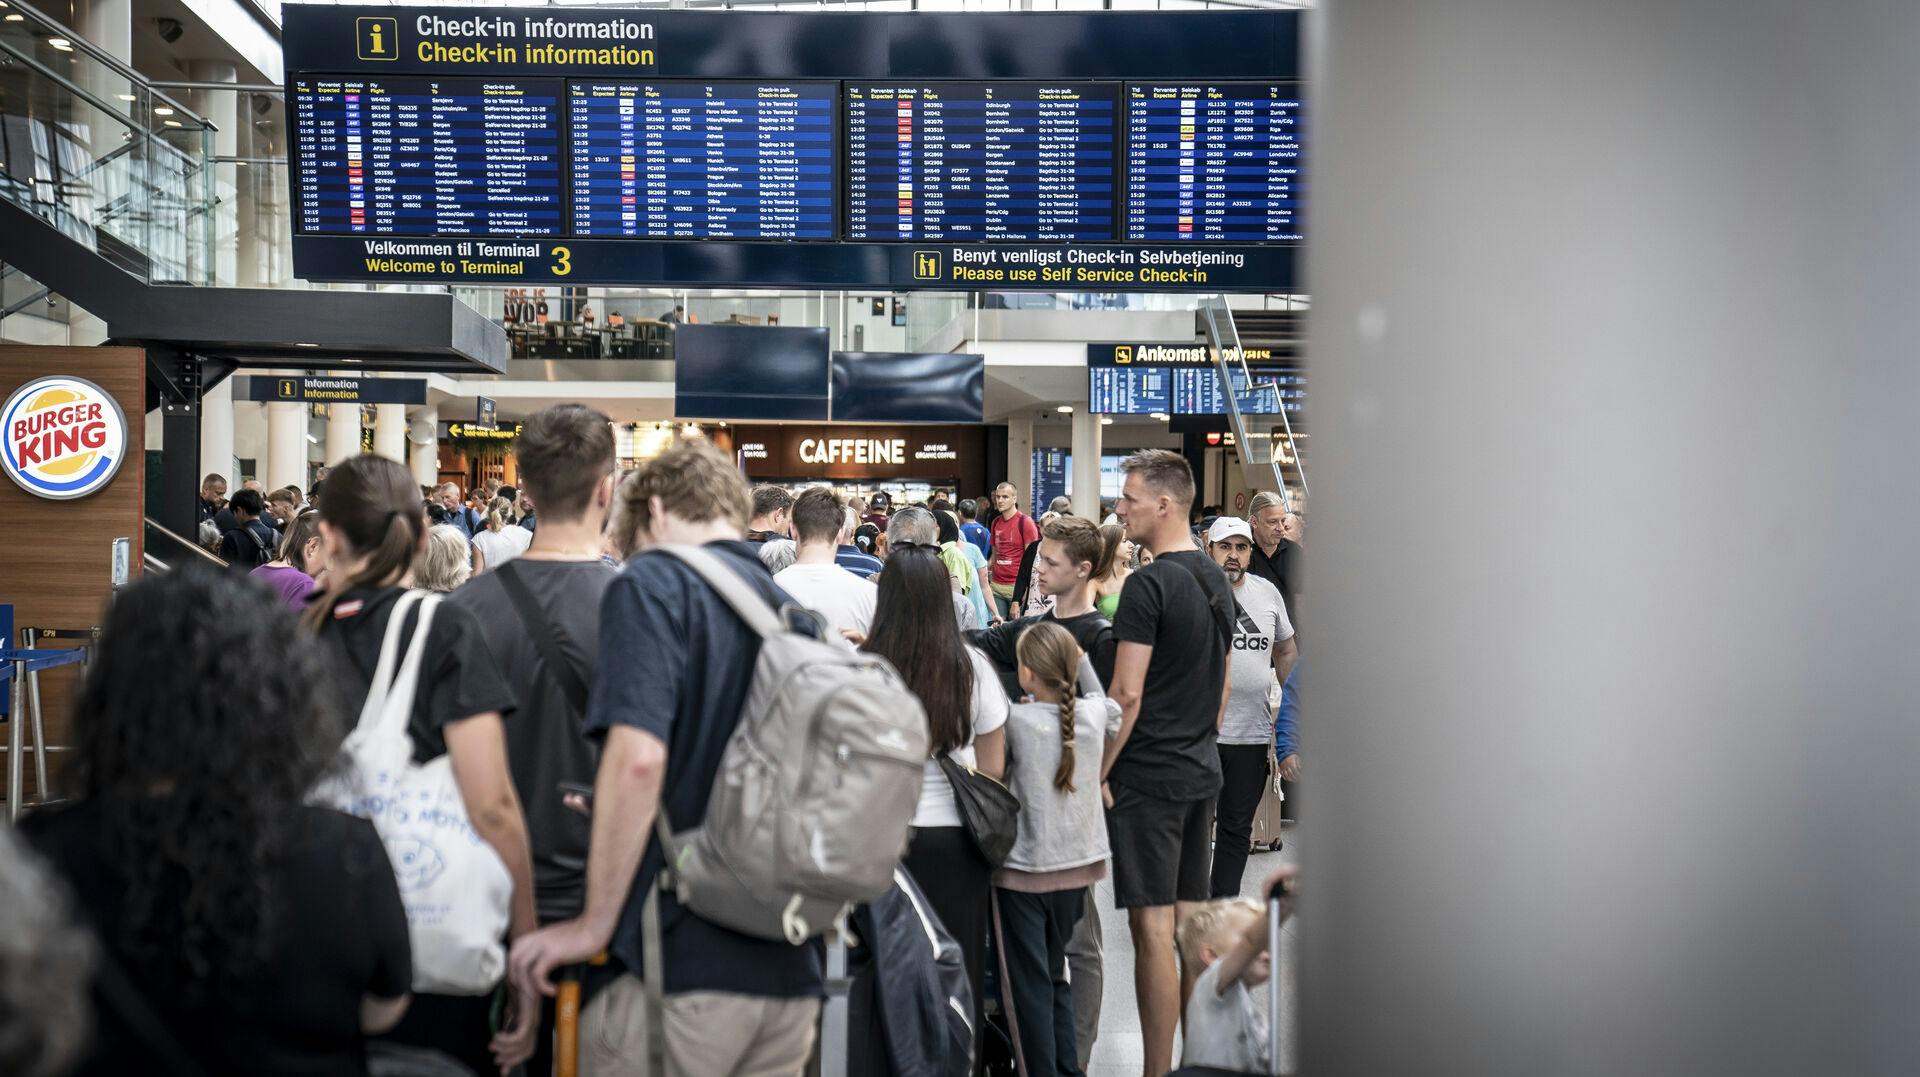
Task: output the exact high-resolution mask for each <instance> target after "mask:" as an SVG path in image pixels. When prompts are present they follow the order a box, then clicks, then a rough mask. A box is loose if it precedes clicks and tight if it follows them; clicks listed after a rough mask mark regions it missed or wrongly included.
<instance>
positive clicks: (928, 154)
mask: <svg viewBox="0 0 1920 1077" xmlns="http://www.w3.org/2000/svg"><path fill="white" fill-rule="evenodd" d="M1116 91H1117V87H1115V86H1114V85H1112V84H1099V83H1065V82H1061V83H1046V82H917V83H899V82H894V83H848V84H847V85H846V88H845V91H844V92H845V96H846V116H847V123H846V129H847V179H846V184H847V238H848V239H854V240H974V241H980V240H991V241H1012V242H1018V241H1042V240H1044V241H1055V242H1109V241H1111V240H1112V239H1113V238H1114V210H1115V203H1116V199H1115V197H1114V177H1115V167H1116V166H1115V150H1116V146H1117V137H1118V131H1119V125H1118V122H1117V121H1118V114H1117V105H1118V101H1117V92H1116Z"/></svg>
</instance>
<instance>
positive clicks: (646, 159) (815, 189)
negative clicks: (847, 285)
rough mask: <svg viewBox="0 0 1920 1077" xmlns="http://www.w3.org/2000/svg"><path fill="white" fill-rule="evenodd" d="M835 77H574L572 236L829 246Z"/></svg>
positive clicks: (570, 89) (571, 88) (570, 114)
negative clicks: (602, 79)
mask: <svg viewBox="0 0 1920 1077" xmlns="http://www.w3.org/2000/svg"><path fill="white" fill-rule="evenodd" d="M835 90H836V87H835V85H834V84H833V83H830V82H792V83H768V82H571V83H568V87H567V92H568V107H567V113H568V125H569V131H570V136H569V137H570V141H571V144H572V150H573V155H572V193H573V234H574V235H576V236H609V237H620V236H633V237H642V238H650V239H832V238H834V236H835V231H836V229H835V221H834V210H835V208H836V205H837V202H838V199H837V196H836V192H835V190H834V175H835V169H836V159H835V158H836V149H835V136H834V103H835Z"/></svg>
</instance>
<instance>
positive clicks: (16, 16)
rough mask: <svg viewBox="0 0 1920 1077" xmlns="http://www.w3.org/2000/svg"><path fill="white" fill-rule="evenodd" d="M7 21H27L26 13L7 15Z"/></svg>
mask: <svg viewBox="0 0 1920 1077" xmlns="http://www.w3.org/2000/svg"><path fill="white" fill-rule="evenodd" d="M7 21H8V22H26V21H27V17H26V16H25V15H20V14H13V15H9V16H7Z"/></svg>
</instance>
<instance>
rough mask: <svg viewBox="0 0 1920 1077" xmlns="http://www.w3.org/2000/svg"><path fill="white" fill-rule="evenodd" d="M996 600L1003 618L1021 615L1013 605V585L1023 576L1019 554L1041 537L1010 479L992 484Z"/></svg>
mask: <svg viewBox="0 0 1920 1077" xmlns="http://www.w3.org/2000/svg"><path fill="white" fill-rule="evenodd" d="M993 508H994V513H993V523H992V524H991V525H989V530H990V531H991V532H992V538H993V557H992V560H993V576H992V577H991V579H992V582H993V604H994V607H995V609H997V610H998V611H999V613H1000V618H1001V619H1002V620H1010V619H1012V618H1015V617H1018V616H1020V613H1019V611H1017V610H1015V609H1014V608H1013V585H1014V583H1015V581H1017V580H1018V579H1019V578H1020V556H1021V555H1022V554H1024V553H1025V552H1026V550H1027V547H1028V546H1029V545H1030V544H1032V543H1035V542H1039V541H1040V529H1039V528H1038V527H1036V526H1035V525H1034V522H1033V517H1031V516H1028V515H1027V514H1026V513H1024V512H1021V511H1020V498H1019V491H1018V490H1015V489H1014V488H1013V484H1012V483H1010V482H1003V483H1001V484H1000V485H998V486H996V487H994V488H993Z"/></svg>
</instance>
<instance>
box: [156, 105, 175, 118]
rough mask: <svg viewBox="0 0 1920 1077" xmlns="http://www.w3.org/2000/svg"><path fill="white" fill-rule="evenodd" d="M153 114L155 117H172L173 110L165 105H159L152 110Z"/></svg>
mask: <svg viewBox="0 0 1920 1077" xmlns="http://www.w3.org/2000/svg"><path fill="white" fill-rule="evenodd" d="M153 114H154V115H155V116H171V115H173V110H172V109H170V108H168V107H167V106H165V105H160V106H158V107H156V108H155V109H154V110H153Z"/></svg>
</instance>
